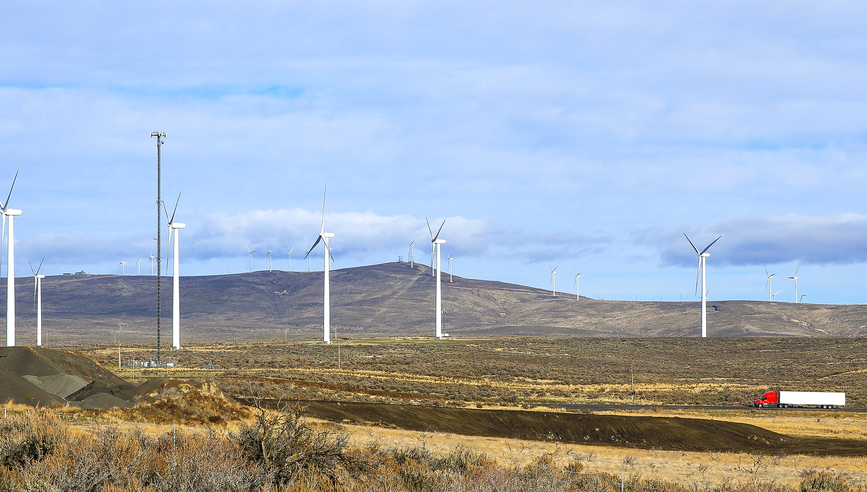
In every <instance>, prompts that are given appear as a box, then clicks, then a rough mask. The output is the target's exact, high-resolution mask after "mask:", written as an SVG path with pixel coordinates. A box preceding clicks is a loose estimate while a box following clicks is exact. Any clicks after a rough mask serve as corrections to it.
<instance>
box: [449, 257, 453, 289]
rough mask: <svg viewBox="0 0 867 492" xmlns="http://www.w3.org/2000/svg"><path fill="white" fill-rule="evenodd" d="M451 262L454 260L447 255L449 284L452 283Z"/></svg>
mask: <svg viewBox="0 0 867 492" xmlns="http://www.w3.org/2000/svg"><path fill="white" fill-rule="evenodd" d="M452 261H454V258H452V255H449V283H452Z"/></svg>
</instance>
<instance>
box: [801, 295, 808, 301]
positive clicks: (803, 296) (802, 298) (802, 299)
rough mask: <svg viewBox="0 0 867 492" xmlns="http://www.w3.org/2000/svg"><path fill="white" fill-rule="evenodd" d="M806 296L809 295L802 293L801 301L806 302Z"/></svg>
mask: <svg viewBox="0 0 867 492" xmlns="http://www.w3.org/2000/svg"><path fill="white" fill-rule="evenodd" d="M805 297H807V294H801V301H800V302H804V298H805Z"/></svg>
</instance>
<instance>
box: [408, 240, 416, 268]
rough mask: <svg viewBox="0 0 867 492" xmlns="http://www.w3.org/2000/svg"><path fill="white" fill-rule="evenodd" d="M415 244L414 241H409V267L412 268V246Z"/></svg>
mask: <svg viewBox="0 0 867 492" xmlns="http://www.w3.org/2000/svg"><path fill="white" fill-rule="evenodd" d="M414 246H415V241H412V242H411V243H409V267H410V268H412V267H413V266H414V265H413V257H412V248H413V247H414Z"/></svg>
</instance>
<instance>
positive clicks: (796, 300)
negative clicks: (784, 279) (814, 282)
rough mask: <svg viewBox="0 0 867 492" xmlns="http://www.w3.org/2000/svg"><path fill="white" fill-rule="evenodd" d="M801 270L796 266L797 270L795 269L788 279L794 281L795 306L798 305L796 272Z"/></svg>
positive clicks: (799, 266)
mask: <svg viewBox="0 0 867 492" xmlns="http://www.w3.org/2000/svg"><path fill="white" fill-rule="evenodd" d="M800 269H801V265H798V268H796V269H795V274H794V275H792V276H791V277H789V278H790V279H792V280H794V281H795V304H797V303H798V270H800Z"/></svg>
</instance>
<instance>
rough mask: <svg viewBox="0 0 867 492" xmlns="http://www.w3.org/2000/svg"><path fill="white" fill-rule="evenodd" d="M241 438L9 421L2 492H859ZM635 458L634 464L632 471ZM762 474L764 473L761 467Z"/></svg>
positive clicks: (275, 417)
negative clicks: (682, 480)
mask: <svg viewBox="0 0 867 492" xmlns="http://www.w3.org/2000/svg"><path fill="white" fill-rule="evenodd" d="M255 413H256V415H255V417H254V418H253V419H251V420H250V421H249V422H247V423H244V424H243V425H241V426H240V427H239V428H238V430H237V431H233V432H224V433H218V432H215V431H198V432H189V431H185V432H169V433H162V434H157V435H153V434H147V433H144V432H142V431H141V430H137V429H121V428H119V427H116V426H105V427H98V428H96V429H93V430H92V431H87V432H83V431H81V430H78V429H71V428H70V427H69V426H68V424H66V423H65V422H64V421H63V420H62V419H60V418H59V417H58V415H56V414H54V413H52V412H47V413H39V414H37V413H35V412H29V413H22V414H17V415H10V416H9V417H8V418H6V419H4V420H3V421H2V429H0V431H2V432H0V489H2V490H8V491H18V490H21V491H25V490H57V491H121V490H123V491H126V490H148V491H160V490H166V491H168V490H172V491H199V490H203V491H204V490H226V491H234V490H237V491H313V490H326V491H328V490H333V491H337V490H347V491H350V490H372V491H435V490H453V491H469V490H473V491H524V490H533V491H548V490H552V491H553V490H558V491H560V490H566V491H568V490H575V491H579V490H581V491H583V490H594V491H617V490H625V491H651V490H652V491H672V492H681V491H683V492H686V491H692V490H696V489H697V488H708V489H711V490H718V491H741V490H743V491H758V490H768V491H786V490H802V491H832V490H833V491H841V492H842V491H850V490H862V489H861V488H860V486H855V485H853V484H851V483H849V482H848V481H847V479H846V478H845V477H844V476H842V475H839V474H836V473H834V472H831V471H827V470H814V469H809V470H803V471H802V472H801V476H800V478H799V480H800V482H799V485H798V486H797V487H795V488H792V487H786V486H782V485H779V484H777V483H774V482H765V481H763V480H761V479H760V476H759V475H758V474H756V473H752V474H751V473H750V469H751V468H750V467H760V466H761V462H760V461H759V462H758V463H755V462H754V463H752V464H750V463H747V464H745V465H744V476H743V480H740V481H727V482H725V483H722V484H717V485H714V486H710V487H708V486H707V485H706V484H702V483H700V482H695V483H691V484H686V483H675V482H668V481H665V480H656V479H648V478H642V477H641V476H639V475H637V474H632V473H622V474H620V475H616V474H609V473H598V472H589V471H587V470H586V469H585V464H584V462H582V459H581V457H578V456H575V457H573V458H572V459H571V460H569V461H567V462H566V463H558V462H557V461H555V460H554V457H553V454H543V455H541V456H538V457H536V458H535V459H533V460H532V461H530V462H529V463H526V464H513V465H511V466H510V465H503V464H500V463H498V462H496V461H495V460H493V459H490V458H488V457H487V456H486V455H484V454H482V453H479V452H475V451H472V450H470V449H468V448H465V447H463V446H456V447H454V448H453V449H452V450H451V451H450V452H448V453H446V454H436V453H433V452H431V451H430V450H428V449H427V448H426V447H425V446H423V445H421V446H413V447H391V448H389V447H385V446H382V445H381V444H379V443H376V442H374V443H369V444H367V445H365V446H350V445H349V444H348V440H347V436H346V434H345V432H344V431H343V430H342V429H340V428H339V427H335V426H333V425H325V426H317V425H315V424H311V423H309V422H307V421H306V420H305V419H304V417H303V416H302V412H301V409H300V408H299V407H297V406H294V405H284V406H283V407H282V408H281V409H280V411H270V410H265V409H263V408H257V409H256V410H255ZM634 461H635V458H634V457H631V456H627V457H626V458H624V460H623V467H624V469H625V470H628V469H629V468H630V467H631V466H632V465H633V464H634ZM757 469H758V468H757Z"/></svg>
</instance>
